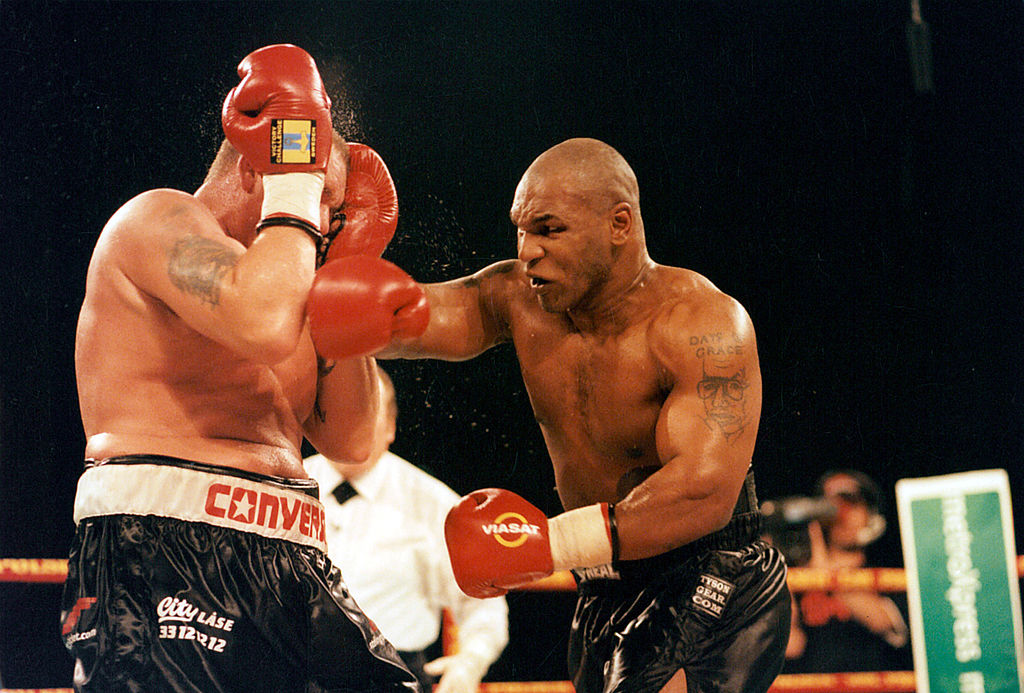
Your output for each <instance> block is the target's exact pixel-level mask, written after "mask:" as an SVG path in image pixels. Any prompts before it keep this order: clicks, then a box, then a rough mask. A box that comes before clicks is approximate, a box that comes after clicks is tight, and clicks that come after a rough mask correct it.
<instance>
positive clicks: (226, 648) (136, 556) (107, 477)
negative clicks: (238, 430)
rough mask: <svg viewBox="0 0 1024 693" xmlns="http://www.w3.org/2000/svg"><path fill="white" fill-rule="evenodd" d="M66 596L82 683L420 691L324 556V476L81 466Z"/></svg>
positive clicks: (168, 464) (156, 461)
mask: <svg viewBox="0 0 1024 693" xmlns="http://www.w3.org/2000/svg"><path fill="white" fill-rule="evenodd" d="M75 519H76V522H77V523H78V526H77V529H76V533H75V538H74V541H73V545H72V549H71V554H70V559H69V561H68V577H67V581H66V582H65V585H64V595H63V601H62V613H61V620H62V637H63V639H64V642H65V645H66V646H67V648H68V650H69V651H70V652H71V655H72V656H73V657H74V659H75V669H74V684H75V687H76V689H77V690H80V691H104V692H110V691H145V692H146V693H149V692H162V691H201V692H203V693H214V692H217V691H239V692H241V691H246V692H249V691H275V692H276V691H286V692H291V691H294V692H296V693H298V692H300V691H301V692H305V691H365V692H367V693H369V692H370V691H375V692H379V691H416V690H418V688H417V686H416V684H415V683H414V681H415V679H414V678H413V676H412V675H411V674H410V673H409V671H408V670H407V669H406V668H405V666H404V665H403V664H402V663H401V660H400V659H399V658H398V656H397V654H396V653H395V650H394V648H393V647H392V646H391V644H390V643H388V642H387V640H385V639H384V637H383V636H382V635H381V634H380V632H379V631H378V630H377V628H376V627H375V626H374V625H373V624H372V623H371V622H370V621H369V619H367V618H366V616H365V615H364V614H363V613H362V611H360V609H359V607H358V606H357V605H356V603H355V602H354V601H353V600H352V597H351V596H350V595H349V592H348V589H347V588H346V587H345V585H344V583H343V582H342V579H341V574H340V572H339V571H338V569H337V568H336V567H334V566H332V564H331V563H330V561H329V560H328V559H327V557H326V555H325V554H324V551H323V544H322V542H323V534H322V525H323V511H322V508H321V507H320V505H319V501H318V500H317V488H316V484H315V482H312V481H308V480H286V479H276V478H270V477H263V476H259V475H255V474H248V473H243V472H234V471H233V470H229V469H224V468H220V467H213V466H210V465H203V464H198V463H193V462H185V461H181V460H174V459H169V458H161V457H152V456H146V457H142V456H131V457H125V458H116V459H112V460H107V461H104V462H103V463H102V464H99V465H94V466H92V467H90V468H88V469H87V470H86V472H85V473H84V474H83V475H82V478H81V480H80V481H79V487H78V494H77V495H76V500H75Z"/></svg>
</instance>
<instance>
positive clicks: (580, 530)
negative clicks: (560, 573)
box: [548, 503, 612, 570]
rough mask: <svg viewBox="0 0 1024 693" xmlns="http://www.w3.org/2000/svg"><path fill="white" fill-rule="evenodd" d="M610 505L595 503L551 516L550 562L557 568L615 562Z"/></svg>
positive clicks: (549, 522) (563, 568)
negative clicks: (608, 507) (609, 515)
mask: <svg viewBox="0 0 1024 693" xmlns="http://www.w3.org/2000/svg"><path fill="white" fill-rule="evenodd" d="M606 508H607V505H606V504H604V503H595V504H594V505H587V506H584V507H582V508H576V509H575V510H569V511H568V512H564V513H562V514H561V515H556V516H555V517H552V518H551V519H550V520H548V534H549V539H550V541H551V562H552V564H553V565H554V569H555V570H569V569H570V568H592V567H593V566H596V565H604V564H606V563H611V562H612V542H611V538H610V537H611V530H610V529H609V526H608V514H607V513H608V511H607V509H606Z"/></svg>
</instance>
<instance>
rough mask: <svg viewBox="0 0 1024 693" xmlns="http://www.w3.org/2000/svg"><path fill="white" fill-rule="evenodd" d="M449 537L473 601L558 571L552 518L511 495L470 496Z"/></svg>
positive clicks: (448, 524)
mask: <svg viewBox="0 0 1024 693" xmlns="http://www.w3.org/2000/svg"><path fill="white" fill-rule="evenodd" d="M444 538H445V542H446V543H447V544H448V556H449V558H450V559H451V562H452V570H453V572H454V573H455V581H456V582H457V583H459V587H460V588H461V589H462V591H463V592H465V593H466V594H468V595H469V596H471V597H477V598H480V599H482V598H486V597H499V596H501V595H503V594H505V593H506V592H508V590H509V588H512V587H517V586H519V585H524V584H526V583H529V582H533V581H534V580H539V579H540V578H542V577H547V576H548V575H551V573H552V572H553V571H554V566H553V563H552V558H551V543H550V539H549V536H548V518H547V517H546V516H545V515H544V513H542V512H541V511H540V509H538V508H536V507H534V505H533V504H531V503H530V502H529V501H527V500H525V499H524V498H522V497H521V496H518V495H516V494H515V493H512V492H511V491H505V490H503V489H498V488H487V489H482V490H480V491H473V492H472V493H470V494H469V495H468V496H465V497H464V498H463V499H462V500H461V501H459V502H458V504H456V505H455V507H453V508H452V509H451V510H450V511H448V517H447V518H445V521H444Z"/></svg>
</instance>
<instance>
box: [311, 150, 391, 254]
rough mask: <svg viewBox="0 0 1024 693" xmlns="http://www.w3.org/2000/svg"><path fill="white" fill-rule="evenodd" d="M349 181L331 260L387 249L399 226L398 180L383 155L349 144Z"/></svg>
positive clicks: (333, 238) (330, 250)
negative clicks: (393, 178) (396, 182)
mask: <svg viewBox="0 0 1024 693" xmlns="http://www.w3.org/2000/svg"><path fill="white" fill-rule="evenodd" d="M348 155H349V164H348V182H347V183H346V184H345V204H344V205H343V206H342V208H341V212H340V214H339V216H340V217H341V228H340V229H337V230H332V234H331V237H330V239H329V241H330V245H329V246H328V247H327V260H334V259H337V258H340V257H346V256H348V255H375V256H378V257H379V256H380V254H381V253H383V252H384V249H385V248H386V247H387V245H388V243H390V242H391V237H392V236H394V235H395V227H397V226H398V193H397V191H396V190H395V181H394V180H392V179H391V173H390V172H388V167H387V166H386V165H385V164H384V160H383V159H381V158H380V155H379V154H378V153H377V152H375V151H374V150H373V149H371V148H370V147H367V146H366V145H365V144H358V143H356V142H349V143H348Z"/></svg>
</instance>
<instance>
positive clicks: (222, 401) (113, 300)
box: [75, 233, 317, 478]
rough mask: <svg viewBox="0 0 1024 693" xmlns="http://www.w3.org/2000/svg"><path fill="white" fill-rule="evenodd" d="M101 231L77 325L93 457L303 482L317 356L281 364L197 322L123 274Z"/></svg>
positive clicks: (307, 353)
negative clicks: (166, 459)
mask: <svg viewBox="0 0 1024 693" xmlns="http://www.w3.org/2000/svg"><path fill="white" fill-rule="evenodd" d="M117 245H118V244H117V242H116V241H113V240H111V238H110V237H108V236H107V234H106V233H105V234H104V237H101V240H100V242H99V244H98V245H97V249H96V252H95V254H94V257H93V260H92V264H91V265H90V269H89V277H88V281H87V290H86V297H85V302H84V304H83V307H82V311H81V315H80V318H79V323H78V331H77V337H76V347H75V365H76V372H77V381H78V392H79V402H80V407H81V414H82V421H83V425H84V428H85V434H86V438H87V441H86V450H85V455H86V458H92V459H104V458H107V457H111V456H115V455H126V454H157V455H169V456H173V457H178V458H183V459H188V460H194V461H198V462H205V463H208V464H215V465H220V466H225V467H233V468H237V469H243V470H248V471H252V472H257V473H261V474H268V475H275V476H282V477H293V478H304V477H305V476H306V474H305V472H304V470H303V468H302V461H301V453H300V447H299V446H300V442H301V440H302V428H301V423H302V422H303V421H304V420H305V419H306V417H307V416H308V415H309V413H310V412H311V411H312V408H313V404H314V401H315V396H316V383H317V372H316V356H315V353H314V351H313V346H312V342H311V340H310V339H309V337H308V334H307V335H303V338H302V340H301V342H300V345H299V348H298V349H297V350H296V352H295V353H294V354H293V355H292V356H290V357H288V358H286V359H285V360H283V361H281V362H279V363H277V364H275V365H274V366H273V367H270V366H266V365H262V364H259V363H256V362H254V361H249V360H247V359H244V358H242V357H240V356H239V355H237V354H236V353H234V352H233V351H232V350H230V349H228V348H227V347H225V346H222V345H220V344H218V343H217V342H215V341H213V340H212V339H210V338H208V337H206V336H204V335H202V334H200V333H199V332H197V331H195V330H193V329H192V328H190V327H189V326H188V325H187V324H186V323H185V322H184V320H182V319H181V318H180V317H178V316H177V315H176V314H175V313H174V312H173V311H172V310H170V309H169V307H168V306H167V305H166V304H165V303H164V302H163V301H161V300H159V299H157V298H156V297H154V296H152V295H149V294H147V293H146V292H144V291H142V290H141V289H140V288H139V287H138V286H136V285H135V284H134V283H133V282H132V281H131V280H130V279H129V278H128V277H127V276H126V274H125V272H124V271H123V270H122V267H121V265H120V263H122V262H124V258H123V257H121V255H122V254H123V250H122V249H119V248H118V247H117Z"/></svg>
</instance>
